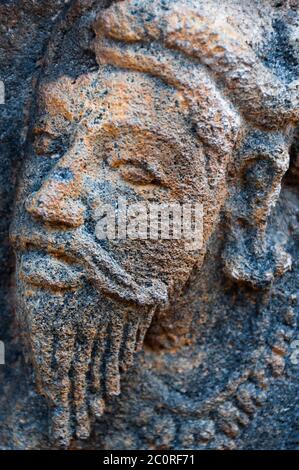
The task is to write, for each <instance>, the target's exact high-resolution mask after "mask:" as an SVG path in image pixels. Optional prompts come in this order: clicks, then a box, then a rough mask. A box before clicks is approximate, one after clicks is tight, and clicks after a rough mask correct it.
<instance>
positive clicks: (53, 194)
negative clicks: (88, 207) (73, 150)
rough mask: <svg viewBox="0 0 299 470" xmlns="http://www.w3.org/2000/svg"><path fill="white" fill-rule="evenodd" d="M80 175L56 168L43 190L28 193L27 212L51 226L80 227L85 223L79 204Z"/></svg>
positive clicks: (70, 170)
mask: <svg viewBox="0 0 299 470" xmlns="http://www.w3.org/2000/svg"><path fill="white" fill-rule="evenodd" d="M81 188H82V175H81V174H80V172H79V171H74V170H72V169H71V168H69V167H66V166H58V167H55V168H54V170H53V171H52V173H51V174H50V175H49V176H48V178H47V179H46V180H45V181H44V183H43V185H42V187H41V188H40V189H39V190H38V191H37V192H35V193H33V194H31V195H30V196H29V197H28V198H27V200H26V203H25V207H26V210H27V211H28V212H29V213H30V214H31V215H32V216H33V217H35V218H37V219H40V220H42V221H44V222H48V223H51V224H55V225H56V224H59V225H65V226H68V227H74V228H75V227H79V226H80V225H82V224H83V223H84V212H85V210H84V206H83V204H82V203H81V202H80V194H81Z"/></svg>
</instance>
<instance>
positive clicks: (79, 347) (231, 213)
mask: <svg viewBox="0 0 299 470" xmlns="http://www.w3.org/2000/svg"><path fill="white" fill-rule="evenodd" d="M87 3H88V2H87ZM90 5H91V6H90ZM90 5H89V6H88V8H86V11H87V13H86V15H85V16H84V15H82V18H80V20H77V21H79V23H78V22H77V23H76V27H77V30H78V31H79V33H80V31H81V27H82V36H81V37H80V41H82V43H83V46H82V44H81V45H80V47H81V49H82V48H83V50H84V53H85V54H93V55H94V57H95V59H96V63H94V64H93V65H92V67H89V69H88V68H87V69H86V68H85V67H84V66H82V67H81V66H80V63H79V62H78V63H77V64H76V67H77V69H76V72H74V74H72V73H70V72H69V71H68V70H66V68H67V66H66V64H65V63H63V61H59V60H57V51H58V50H59V47H60V45H61V44H60V40H61V38H62V37H63V34H65V33H63V34H62V35H61V30H63V27H64V26H63V23H62V24H61V23H59V24H58V27H57V29H56V30H54V33H52V40H51V41H50V44H49V46H48V50H47V53H46V59H45V61H44V64H43V69H42V72H41V76H40V79H39V81H38V84H37V92H36V95H35V98H34V102H35V106H34V108H33V109H32V120H31V124H30V125H29V131H28V137H27V143H26V158H25V162H24V166H23V168H22V173H21V178H20V181H19V186H18V193H17V198H16V204H15V214H14V220H13V224H12V227H11V231H10V240H11V243H12V245H13V247H14V249H15V253H16V307H17V318H18V322H19V325H20V329H21V330H22V332H23V338H24V343H25V351H27V354H28V360H29V362H30V364H32V367H33V371H34V380H35V382H36V386H37V390H38V392H39V394H41V395H42V396H44V397H45V398H46V401H47V404H48V406H49V410H50V417H49V422H50V426H51V433H50V435H51V445H52V446H64V447H68V446H69V445H70V442H71V441H72V439H73V438H75V439H76V440H77V441H80V440H83V439H88V438H89V436H90V433H91V430H92V423H93V422H94V418H98V419H99V423H100V422H101V420H105V419H106V418H105V416H109V413H111V409H110V408H109V406H110V403H113V396H118V395H120V396H119V398H118V399H117V400H118V402H120V403H121V402H122V400H123V396H124V395H123V394H122V387H121V382H122V381H126V375H127V373H130V368H131V366H132V364H133V363H134V357H135V356H136V354H135V351H140V350H141V349H142V348H143V344H144V339H145V336H146V344H147V348H148V351H150V352H148V353H147V354H149V357H151V355H152V354H153V355H154V357H155V354H157V355H158V356H159V354H160V353H161V351H162V352H163V351H166V353H165V354H166V355H167V354H168V351H169V350H170V354H171V353H172V354H174V357H175V355H176V354H180V353H179V351H180V350H182V349H184V348H186V347H187V349H188V348H189V350H190V348H191V349H192V348H193V353H194V351H197V349H196V348H197V346H195V342H194V340H192V339H191V340H190V331H193V333H192V334H193V338H194V337H196V328H194V318H195V321H198V319H199V318H200V315H199V314H198V310H197V308H195V307H194V306H195V305H197V304H196V302H198V303H199V304H200V305H202V304H203V303H204V299H203V298H204V295H202V293H203V288H202V287H199V283H201V285H202V283H204V280H205V279H208V275H207V271H206V269H207V268H206V263H207V259H209V256H210V255H209V253H210V252H211V250H210V248H209V247H210V246H211V244H212V245H213V243H214V242H213V237H215V234H217V233H218V232H217V231H219V230H223V234H222V246H221V250H220V251H221V257H222V258H221V259H222V260H221V261H220V262H219V263H220V264H219V270H220V271H219V273H221V274H219V276H220V277H221V279H227V280H226V281H225V282H227V283H229V285H230V286H233V285H238V286H240V287H239V289H240V290H241V291H242V289H243V293H244V292H251V293H252V292H255V294H253V295H254V296H257V297H258V298H263V296H264V293H265V292H269V289H271V285H272V283H273V282H274V280H275V279H276V278H277V277H279V276H282V275H283V274H285V273H286V272H287V271H289V270H290V269H291V266H292V258H291V256H290V254H289V253H287V251H286V249H285V247H284V245H285V243H284V242H283V240H278V241H277V243H276V242H275V243H274V242H273V236H272V232H269V230H268V225H269V224H268V223H269V219H270V217H271V214H272V213H273V210H274V208H275V205H276V203H277V200H278V198H279V196H280V189H281V184H282V179H283V178H284V176H285V174H286V172H287V170H288V168H289V159H290V157H289V155H290V151H289V150H290V147H291V145H292V143H293V142H294V135H295V128H296V125H297V124H298V119H299V103H298V86H299V84H298V80H297V79H296V77H293V76H290V78H289V79H287V80H286V79H285V77H282V76H280V75H279V73H277V71H276V70H274V68H273V67H271V64H270V65H269V64H267V63H265V61H264V60H263V59H262V54H261V51H260V49H259V47H260V42H261V38H260V37H259V36H258V35H257V37H256V38H254V39H252V42H251V43H250V41H249V36H250V34H249V33H248V31H244V28H243V27H242V25H240V24H239V23H238V18H236V17H234V18H232V17H231V16H230V15H229V14H228V10H229V8H231V5H230V3H229V2H228V3H227V5H226V7H225V8H223V9H222V8H219V2H217V1H208V2H206V1H205V2H202V1H195V0H194V1H193V0H180V1H172V0H169V1H166V0H159V1H156V2H152V1H149V0H138V1H133V0H124V1H120V2H112V4H111V5H108V4H104V3H102V2H95V4H92V2H90ZM72 8H73V10H72ZM76 8H78V6H76V5H75V6H74V7H70V11H71V13H68V14H69V15H70V17H71V15H72V14H73V15H76ZM82 8H83V10H84V8H85V7H84V6H83V7H82ZM230 11H231V10H230ZM79 16H80V15H79ZM80 21H81V23H80ZM248 21H249V23H250V19H248ZM66 24H68V23H67V21H66ZM78 24H79V26H80V25H81V27H79V26H78ZM84 31H85V33H84ZM86 31H88V34H87V33H86ZM257 32H258V33H260V34H262V33H261V31H260V29H259V27H258V26H257ZM84 34H85V36H84ZM246 34H247V36H246ZM254 41H255V42H254ZM63 47H64V48H66V47H68V46H67V45H64V46H63ZM63 50H64V49H63ZM80 67H81V68H80ZM292 148H294V146H293V147H292ZM294 152H296V151H295V150H294ZM120 197H121V198H123V200H125V201H126V203H127V204H134V203H149V202H150V203H155V204H168V203H173V204H182V203H187V202H188V203H190V202H192V203H193V204H201V205H202V208H203V227H202V228H203V231H202V237H203V239H202V244H201V246H200V247H196V249H193V250H190V249H189V248H188V247H187V246H186V243H185V240H183V239H177V240H157V239H151V238H150V237H149V236H148V237H147V236H145V237H143V238H142V239H130V238H115V239H106V240H98V239H97V237H96V235H95V230H96V224H97V222H98V221H99V219H100V217H99V210H100V214H101V215H102V212H101V208H102V207H103V206H105V205H107V204H110V205H112V206H113V207H114V208H115V211H116V212H117V211H118V212H120V210H121V209H120V206H119V198H120ZM132 218H134V214H133V215H132ZM213 246H216V245H213ZM225 276H226V277H225ZM216 284H218V281H216V282H215V285H216ZM190 286H191V287H190ZM192 286H193V287H192ZM210 288H212V289H213V287H210ZM200 293H201V294H200ZM200 295H202V297H201V298H200ZM244 295H245V294H244ZM248 295H249V294H248ZM250 295H251V294H250ZM250 295H249V297H250ZM197 297H198V299H197V300H196V298H197ZM248 302H249V303H250V302H251V301H250V300H248ZM182 305H183V306H182ZM244 308H245V307H244ZM292 321H293V320H289V322H291V324H292ZM212 323H213V321H212V320H211V324H212ZM192 324H193V326H192ZM244 328H245V327H244ZM263 331H264V330H263ZM194 332H195V333H194ZM192 334H191V337H192ZM198 335H202V332H198ZM203 337H204V336H203ZM188 338H189V339H188ZM188 341H189V342H188ZM169 344H170V346H169ZM192 344H193V346H192ZM276 347H277V348H278V349H279V347H278V346H276ZM158 349H159V350H160V352H157V350H158ZM253 349H254V354H255V355H257V348H253ZM155 351H156V352H155ZM274 352H275V351H274ZM193 353H192V354H193ZM254 354H253V355H254ZM259 354H260V355H263V354H266V353H265V351H264V350H263V351H261V350H259ZM137 356H138V355H137ZM140 357H142V356H140ZM144 357H145V358H144ZM167 357H168V356H167ZM255 357H257V356H255ZM278 357H279V358H280V357H281V354H280V352H279V351H278ZM138 360H139V359H138ZM141 361H143V362H142V364H141V366H140V367H141V368H142V369H143V370H144V371H145V374H146V370H147V367H148V365H147V359H146V356H143V359H141ZM148 361H149V363H151V367H150V369H151V370H155V367H156V368H157V374H158V375H159V373H160V372H159V371H160V370H161V367H162V369H163V367H165V365H164V366H161V365H160V366H159V365H156V366H155V365H153V364H155V361H156V359H155V358H154V359H153V358H149V359H148ZM265 361H266V362H267V361H268V362H269V358H268V359H265ZM273 361H274V362H273ZM275 361H276V362H275ZM277 361H278V362H277ZM279 361H280V360H279V359H277V358H276V359H275V360H274V359H273V360H272V362H271V361H270V362H271V364H272V368H273V370H274V375H275V373H276V374H278V375H279V373H280V372H279V371H280V369H279V368H280V367H281V363H280V362H279ZM162 362H163V361H162ZM191 362H192V361H191ZM257 362H258V361H257ZM273 364H274V365H273ZM185 366H186V365H185ZM185 366H183V370H184V367H185ZM242 367H243V366H242ZM242 367H241V370H240V371H239V372H240V375H239V376H238V377H237V376H236V377H235V376H234V374H233V378H232V377H230V385H229V387H228V390H227V391H226V392H223V393H222V395H221V393H220V394H218V395H217V393H216V389H215V393H216V395H217V398H216V399H215V400H216V401H215V405H213V404H212V401H211V400H210V401H209V404H208V405H203V403H201V402H200V394H201V392H200V390H199V389H197V386H196V382H195V383H194V384H193V386H191V385H190V383H189V382H188V383H189V385H188V387H189V391H190V389H191V390H192V393H193V395H194V396H197V398H195V399H193V398H192V399H191V398H190V397H189V402H188V405H186V404H184V403H183V401H182V395H180V394H181V393H182V394H184V386H183V387H182V389H181V390H180V387H179V386H178V385H177V386H176V387H175V390H173V391H171V392H170V391H168V392H166V391H164V392H163V393H162V392H161V393H162V395H163V400H164V405H163V406H164V407H166V408H167V407H168V408H169V410H171V412H170V416H168V417H167V416H166V417H163V418H161V420H160V421H159V419H158V418H157V419H158V425H157V426H158V427H157V428H155V426H153V429H156V431H153V433H154V432H156V436H154V437H153V442H154V444H150V445H154V446H155V447H159V445H160V446H162V448H163V447H164V448H169V447H170V448H171V446H184V447H188V448H189V447H191V448H192V446H194V447H195V448H200V446H201V445H203V446H204V447H207V446H209V445H211V447H216V448H221V447H226V446H227V447H230V446H231V445H232V440H233V439H234V438H235V437H236V436H237V434H238V424H236V421H237V422H238V423H239V424H240V423H241V424H242V425H243V426H244V425H246V424H247V422H248V419H249V418H248V416H250V415H251V414H252V413H253V411H254V408H255V405H254V403H257V404H258V405H259V404H261V403H262V400H263V396H264V392H265V389H266V388H267V386H266V377H265V373H264V370H263V368H262V369H258V368H257V369H255V370H252V369H250V368H249V369H250V370H249V369H248V368H246V367H243V368H242ZM215 368H216V369H217V365H216V364H215ZM187 369H188V367H187ZM187 369H186V370H187ZM228 369H229V367H228ZM210 370H212V369H210ZM169 371H170V373H171V359H170V360H169V364H168V371H167V373H169ZM163 373H164V372H163ZM162 375H163V374H162ZM216 375H217V374H216ZM136 380H137V383H138V380H139V379H138V377H137V379H136ZM151 380H152V381H153V388H155V387H156V389H157V390H160V388H161V383H160V382H159V380H160V379H158V378H157V377H155V375H154V377H152V378H151V379H150V381H151ZM155 380H157V384H156V385H155ZM188 380H189V379H188ZM179 383H182V382H179ZM186 383H187V382H186ZM159 384H160V385H159ZM257 386H258V387H259V390H261V392H258V391H257ZM127 387H128V385H126V389H127ZM242 387H243V388H242ZM162 388H163V387H162ZM161 390H162V389H161ZM125 393H127V392H125ZM234 393H237V395H238V400H239V404H240V403H241V411H240V409H239V408H238V407H237V408H236V406H235V404H234V402H233V401H230V400H231V398H230V397H231V395H232V394H234ZM162 395H161V396H162ZM187 395H188V393H187ZM253 396H254V398H252V397H253ZM111 400H112V401H111ZM153 400H154V399H153ZM194 400H195V401H194ZM217 403H218V404H217ZM105 406H108V414H105ZM115 406H116V405H115ZM138 406H141V405H140V404H139V405H138ZM209 406H210V408H209ZM213 407H214V408H215V407H216V408H215V410H217V411H215V410H214V408H213ZM109 409H110V411H109ZM116 409H117V406H116ZM211 410H212V411H211ZM213 410H214V411H213ZM138 413H140V416H141V415H142V410H141V411H140V410H139V412H136V414H138ZM172 413H177V414H180V413H181V415H182V416H185V415H187V416H188V415H190V416H192V419H191V421H190V420H189V418H188V419H185V420H184V423H185V424H182V425H181V426H180V436H181V437H180V438H179V439H181V440H180V441H176V439H178V438H177V437H176V431H173V432H172V431H171V430H172V428H173V427H175V424H173V419H172V418H171V414H172ZM209 413H210V414H211V413H212V414H213V413H216V414H217V416H218V418H217V419H218V421H217V423H216V424H215V421H213V420H211V418H210V417H207V416H208V415H209ZM163 416H164V415H163ZM140 419H141V418H140ZM144 419H145V418H144ZM188 420H189V421H188ZM196 420H197V421H196ZM147 422H148V421H147V418H146V419H145V421H144V422H143V426H146V424H145V423H147ZM161 423H162V424H161ZM163 426H164V427H163ZM184 426H185V428H186V429H185V428H184ZM215 426H216V427H217V426H218V427H219V429H221V432H222V433H224V435H225V436H226V437H225V439H224V440H223V441H221V438H220V437H219V435H218V434H217V431H216V437H215ZM164 428H165V429H167V432H166V430H165V429H164ZM148 429H149V427H148ZM163 429H164V431H163ZM184 429H185V431H184ZM148 432H150V431H148ZM219 432H220V431H219ZM163 433H164V435H165V436H167V435H168V434H169V433H170V434H171V433H172V434H173V435H172V437H170V438H169V439H168V440H167V437H165V439H166V440H165V439H164V441H163V438H162V437H161V438H160V439H162V441H163V442H162V443H160V444H159V443H157V439H158V436H163ZM194 436H199V437H197V438H195V437H194ZM213 436H214V437H215V441H213V443H212V444H208V442H210V441H211V439H212V437H213ZM214 437H213V438H214ZM196 439H198V442H200V443H201V444H199V443H197V444H196V442H197V441H196ZM227 439H228V441H227ZM230 439H231V440H230ZM112 442H113V437H112ZM124 442H125V437H123V443H122V444H121V445H122V446H124V445H125V444H124ZM173 442H179V443H177V444H174V443H173ZM107 445H108V444H107ZM110 445H112V446H115V447H117V444H115V443H114V444H113V443H112V444H110ZM142 445H145V444H142ZM127 446H128V448H134V446H135V447H136V446H137V444H134V443H132V441H130V442H129V443H128V444H127Z"/></svg>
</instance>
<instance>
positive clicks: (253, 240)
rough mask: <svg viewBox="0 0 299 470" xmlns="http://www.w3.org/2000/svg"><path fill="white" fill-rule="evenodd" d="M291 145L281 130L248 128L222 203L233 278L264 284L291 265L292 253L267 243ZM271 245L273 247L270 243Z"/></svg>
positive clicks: (225, 255) (225, 254)
mask: <svg viewBox="0 0 299 470" xmlns="http://www.w3.org/2000/svg"><path fill="white" fill-rule="evenodd" d="M288 149H289V145H288V141H287V139H286V137H285V136H283V135H282V134H279V133H265V132H259V131H257V132H252V133H250V134H249V135H248V136H247V138H246V140H245V142H244V144H243V146H242V149H241V150H240V152H239V158H238V159H237V168H235V171H234V176H233V178H232V181H231V189H230V197H229V199H228V203H227V207H226V222H227V227H228V233H227V240H226V246H225V249H224V251H223V259H224V270H225V272H226V274H227V275H228V276H229V277H230V278H232V279H233V280H236V281H241V282H246V283H249V284H250V285H251V286H252V287H255V288H262V287H265V286H267V285H268V284H270V283H271V281H272V280H273V279H274V277H275V275H281V274H283V273H284V272H285V271H287V270H288V269H289V268H290V266H291V257H290V255H288V254H287V253H286V252H284V251H283V249H282V247H279V248H278V247H277V246H275V244H274V243H273V242H272V243H270V242H269V240H268V237H267V231H266V229H267V222H268V218H269V216H270V213H271V210H272V208H273V206H274V205H275V204H276V202H277V200H278V197H279V194H280V188H281V180H282V177H283V175H284V174H285V172H286V171H287V169H288V164H289V151H288ZM273 245H274V246H273Z"/></svg>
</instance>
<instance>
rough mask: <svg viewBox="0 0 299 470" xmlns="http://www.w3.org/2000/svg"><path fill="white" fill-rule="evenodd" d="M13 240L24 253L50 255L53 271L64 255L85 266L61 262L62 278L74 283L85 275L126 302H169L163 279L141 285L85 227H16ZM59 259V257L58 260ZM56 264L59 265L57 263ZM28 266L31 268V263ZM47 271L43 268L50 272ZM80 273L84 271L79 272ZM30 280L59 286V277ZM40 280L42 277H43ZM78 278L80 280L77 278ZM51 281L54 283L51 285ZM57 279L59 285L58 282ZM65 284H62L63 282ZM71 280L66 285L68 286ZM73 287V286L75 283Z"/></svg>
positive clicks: (163, 303)
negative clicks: (36, 228) (38, 228)
mask: <svg viewBox="0 0 299 470" xmlns="http://www.w3.org/2000/svg"><path fill="white" fill-rule="evenodd" d="M10 240H11V243H12V244H13V246H14V247H15V249H16V250H17V251H18V252H20V254H21V256H24V253H28V252H43V253H46V254H47V258H44V260H43V262H44V263H46V264H47V263H49V264H48V266H49V270H50V272H52V273H54V272H55V271H56V272H58V266H57V261H60V258H61V257H63V258H66V259H70V260H72V261H74V262H75V263H76V265H77V267H80V268H81V269H82V271H81V272H82V274H81V276H79V274H78V273H76V274H75V272H74V271H73V272H71V271H70V269H71V268H70V266H71V264H70V263H67V262H63V261H61V263H62V265H59V269H60V270H61V273H60V274H61V277H58V279H60V280H61V282H62V281H63V279H70V281H71V284H72V283H73V282H77V281H78V284H77V285H79V283H80V282H83V275H84V277H85V278H86V279H87V280H89V281H90V282H91V283H92V284H93V285H94V286H95V288H96V289H98V290H99V291H101V292H102V293H105V294H107V295H112V296H116V297H118V298H120V299H122V300H123V301H128V302H134V303H137V304H138V305H143V306H153V305H155V306H158V305H165V304H166V303H167V302H168V292H167V286H166V284H164V283H163V282H162V281H160V280H159V279H154V280H152V281H151V284H150V285H145V284H138V283H137V282H136V281H135V280H134V279H133V277H132V275H131V274H129V273H128V272H127V271H125V270H124V269H123V268H122V267H121V266H120V264H118V263H117V261H116V260H114V259H113V258H112V257H111V255H110V253H108V252H107V251H106V250H104V248H102V246H101V245H99V243H97V242H96V241H95V240H94V239H93V238H92V237H91V236H90V235H89V234H88V233H86V232H85V231H84V229H81V228H80V229H76V230H73V231H70V232H67V234H66V233H65V232H61V231H59V232H54V231H53V232H52V231H49V232H48V231H47V232H44V231H43V232H38V231H31V230H28V228H27V229H26V227H25V228H23V227H22V228H21V227H19V226H18V227H17V230H16V228H15V227H14V228H13V230H12V231H11V234H10ZM55 258H56V259H55ZM55 263H56V264H55ZM27 266H28V269H29V265H27ZM38 268H39V267H38V263H36V272H38ZM46 271H47V270H43V272H46ZM79 272H80V271H79ZM24 276H25V274H24ZM27 279H28V282H29V279H31V283H32V280H34V282H35V283H39V285H41V284H43V283H44V285H45V284H48V286H49V285H52V286H54V285H55V286H56V287H58V288H59V285H60V284H59V282H60V281H59V282H58V284H59V285H57V278H56V280H55V276H53V275H49V276H43V277H41V276H39V275H33V274H32V275H31V276H30V275H29V276H27ZM39 279H40V280H39ZM76 280H77V281H76ZM50 282H51V284H50ZM55 282H56V284H55ZM61 286H62V283H61ZM68 287H70V286H68V285H67V282H64V287H60V288H64V289H66V288H68ZM71 287H72V286H71Z"/></svg>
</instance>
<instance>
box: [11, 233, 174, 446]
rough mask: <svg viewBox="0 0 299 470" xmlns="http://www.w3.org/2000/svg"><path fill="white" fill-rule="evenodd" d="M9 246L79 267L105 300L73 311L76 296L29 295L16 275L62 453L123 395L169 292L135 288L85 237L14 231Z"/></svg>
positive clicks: (26, 327) (36, 368)
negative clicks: (124, 375)
mask: <svg viewBox="0 0 299 470" xmlns="http://www.w3.org/2000/svg"><path fill="white" fill-rule="evenodd" d="M11 241H12V243H13V244H14V247H15V249H16V251H17V256H18V258H21V257H22V256H24V255H25V253H28V250H29V249H32V248H34V247H35V251H36V250H37V249H38V250H41V251H46V252H47V253H49V254H55V255H56V256H58V257H59V255H60V256H65V257H69V258H70V260H76V262H79V264H80V265H81V266H82V267H84V271H85V275H86V277H87V278H88V279H90V280H92V282H93V284H94V287H95V290H96V291H99V293H100V294H102V293H105V294H109V295H105V296H104V297H101V296H99V297H97V296H95V297H92V298H91V302H90V303H88V302H87V304H86V305H82V306H81V305H80V308H78V309H76V311H74V310H73V309H72V304H73V302H72V298H73V297H72V296H76V295H77V296H78V298H79V299H80V298H81V295H80V288H78V289H76V290H75V291H69V292H68V291H62V292H63V294H62V292H58V293H57V292H55V291H54V292H51V290H47V289H44V288H43V286H42V285H41V286H40V288H39V289H33V290H32V291H31V293H29V294H28V285H26V283H24V282H22V281H21V277H20V275H19V282H18V284H19V293H18V294H19V295H18V299H19V302H20V305H18V311H19V312H20V326H21V328H22V329H23V330H26V333H27V334H26V338H27V339H28V343H29V344H28V347H29V350H30V353H31V358H32V362H33V365H34V371H35V375H36V383H37V387H38V391H39V393H41V394H43V395H44V396H45V397H46V400H47V402H48V404H49V408H50V413H51V417H52V419H51V432H50V434H51V438H52V441H53V442H54V443H55V444H56V445H58V446H60V447H64V448H65V447H68V445H69V443H70V440H71V439H72V438H73V437H74V436H76V437H77V438H78V439H86V438H88V437H89V435H90V429H91V422H92V420H93V418H94V417H98V418H99V417H101V416H102V415H103V413H104V410H105V403H106V401H107V399H109V398H110V397H112V396H116V395H119V394H120V379H121V372H126V371H127V370H128V369H129V368H130V366H131V365H132V364H133V360H134V354H135V352H136V351H140V349H141V348H142V345H143V341H144V337H145V335H146V332H147V330H148V328H149V326H150V324H151V322H152V319H153V316H154V314H155V311H156V310H157V308H158V307H159V306H160V305H163V304H164V303H165V302H166V301H167V291H166V286H165V285H164V284H163V283H162V282H160V281H157V282H156V283H155V284H153V285H152V286H150V287H146V286H142V285H139V284H137V283H136V282H135V281H134V280H133V278H132V276H131V275H129V274H128V273H127V272H126V271H125V270H124V269H123V268H121V266H119V264H118V263H116V262H115V261H114V260H113V259H112V258H111V257H110V256H109V254H108V253H107V252H106V251H105V250H104V249H103V248H102V247H100V246H99V245H98V244H97V243H96V242H95V241H94V240H93V239H92V237H91V236H89V235H88V234H87V233H85V232H84V230H80V233H78V230H76V231H74V233H73V234H72V235H71V236H70V235H68V236H66V233H58V232H55V231H53V230H51V231H47V230H46V229H45V230H43V229H42V228H41V229H40V230H36V231H33V230H32V231H30V229H29V230H27V229H25V228H23V229H22V230H18V233H15V232H14V230H12V232H11ZM19 269H20V268H19ZM20 281H21V282H20ZM83 289H84V287H83ZM29 291H30V289H29ZM36 299H43V300H42V302H43V305H45V307H46V308H40V303H39V302H37V300H36ZM82 299H84V295H83V296H82ZM128 299H129V300H130V302H128V301H127V302H123V300H128ZM82 303H84V300H82ZM135 304H138V306H139V309H138V311H137V309H136V305H135ZM140 306H142V308H140Z"/></svg>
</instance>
